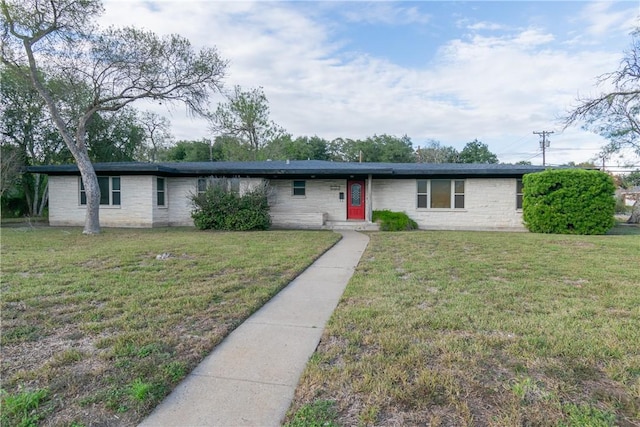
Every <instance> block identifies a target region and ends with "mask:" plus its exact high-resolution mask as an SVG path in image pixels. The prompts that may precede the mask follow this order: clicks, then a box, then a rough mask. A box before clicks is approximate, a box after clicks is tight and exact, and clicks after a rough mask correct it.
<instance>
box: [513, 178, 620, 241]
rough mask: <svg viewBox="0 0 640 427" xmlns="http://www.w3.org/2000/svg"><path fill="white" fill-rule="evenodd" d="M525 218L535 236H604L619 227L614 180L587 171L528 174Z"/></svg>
mask: <svg viewBox="0 0 640 427" xmlns="http://www.w3.org/2000/svg"><path fill="white" fill-rule="evenodd" d="M522 183H523V185H524V192H523V203H522V218H523V220H524V224H525V226H526V227H527V228H528V229H529V231H532V232H534V233H556V234H604V233H606V232H607V231H609V229H611V228H612V227H613V226H614V225H615V219H614V216H613V215H614V212H615V206H616V200H615V197H614V192H615V185H614V183H613V179H612V178H611V177H610V176H609V175H607V174H605V173H604V172H600V171H596V170H584V169H560V170H546V171H544V172H538V173H532V174H527V175H525V176H524V177H523V178H522Z"/></svg>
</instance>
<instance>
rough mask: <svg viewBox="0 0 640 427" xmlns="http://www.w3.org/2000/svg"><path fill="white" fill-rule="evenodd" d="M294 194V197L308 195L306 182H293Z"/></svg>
mask: <svg viewBox="0 0 640 427" xmlns="http://www.w3.org/2000/svg"><path fill="white" fill-rule="evenodd" d="M292 190H293V192H292V194H293V195H294V196H305V195H306V194H307V193H306V182H305V181H293V187H292Z"/></svg>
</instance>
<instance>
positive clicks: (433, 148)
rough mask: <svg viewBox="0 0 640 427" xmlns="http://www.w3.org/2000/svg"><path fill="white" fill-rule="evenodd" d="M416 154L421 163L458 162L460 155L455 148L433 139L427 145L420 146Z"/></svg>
mask: <svg viewBox="0 0 640 427" xmlns="http://www.w3.org/2000/svg"><path fill="white" fill-rule="evenodd" d="M415 154H416V161H417V162H419V163H457V162H458V156H459V153H458V150H456V149H455V148H453V147H449V146H446V145H442V144H440V141H433V140H432V141H430V142H429V143H428V144H427V145H426V146H425V147H418V148H417V149H416V153H415Z"/></svg>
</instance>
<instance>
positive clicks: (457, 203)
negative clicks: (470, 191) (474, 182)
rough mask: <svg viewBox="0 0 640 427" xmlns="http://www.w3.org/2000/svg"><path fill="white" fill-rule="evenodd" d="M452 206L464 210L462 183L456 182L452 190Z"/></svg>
mask: <svg viewBox="0 0 640 427" xmlns="http://www.w3.org/2000/svg"><path fill="white" fill-rule="evenodd" d="M453 194H454V195H453V198H454V205H453V207H454V208H456V209H464V181H463V180H456V181H455V182H454V188H453Z"/></svg>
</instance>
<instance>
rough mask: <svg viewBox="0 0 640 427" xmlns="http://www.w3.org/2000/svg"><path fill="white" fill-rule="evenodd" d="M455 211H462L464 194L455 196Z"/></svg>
mask: <svg viewBox="0 0 640 427" xmlns="http://www.w3.org/2000/svg"><path fill="white" fill-rule="evenodd" d="M455 199H456V205H455V208H456V209H464V194H456V196H455Z"/></svg>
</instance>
